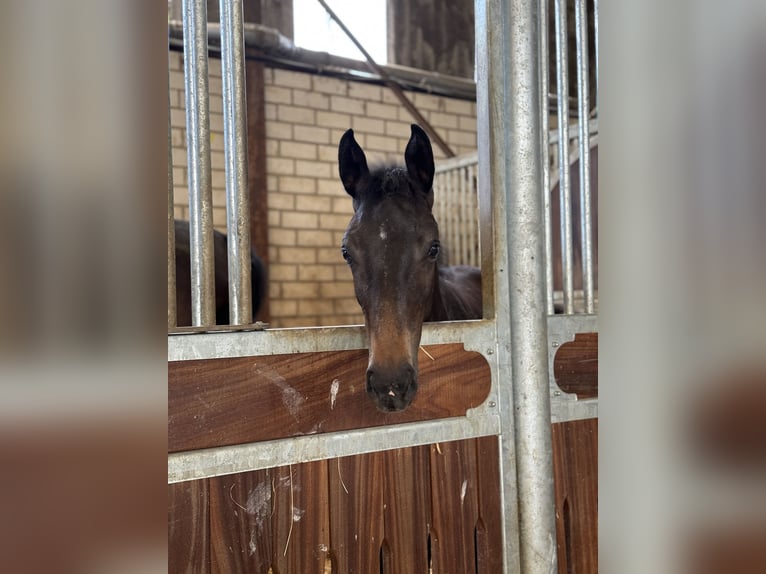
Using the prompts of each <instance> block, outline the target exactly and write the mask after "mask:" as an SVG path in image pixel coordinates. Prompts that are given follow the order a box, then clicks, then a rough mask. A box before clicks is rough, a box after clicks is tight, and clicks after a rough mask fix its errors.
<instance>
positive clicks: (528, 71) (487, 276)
mask: <svg viewBox="0 0 766 574" xmlns="http://www.w3.org/2000/svg"><path fill="white" fill-rule="evenodd" d="M224 4H225V0H222V13H223V11H224V10H223V8H224ZM558 4H559V3H558V2H557V6H558ZM235 10H236V9H235ZM541 10H544V8H542V6H541V4H540V3H539V2H538V0H510V1H503V0H483V1H479V2H477V3H476V12H475V13H476V37H477V67H478V78H479V81H478V89H477V116H478V125H479V137H478V150H479V151H478V156H479V165H478V181H479V193H478V195H479V212H480V229H479V231H480V234H481V241H480V244H481V260H482V268H483V277H484V281H483V286H484V307H485V309H484V315H485V317H486V318H485V319H483V320H479V321H463V322H455V323H439V324H426V325H425V326H424V329H423V338H422V343H423V344H424V345H430V344H440V343H452V342H462V343H463V344H464V345H465V347H466V349H468V350H474V351H478V352H480V353H482V355H483V356H484V357H485V359H486V360H487V362H488V363H489V366H490V373H491V378H492V385H491V391H490V394H489V397H488V399H487V400H486V401H485V403H484V404H483V405H480V406H479V407H477V408H475V409H472V410H470V411H469V412H468V413H467V414H466V416H465V417H456V418H450V419H442V420H436V421H426V422H419V423H408V424H401V425H391V426H387V427H381V428H373V429H362V430H354V431H345V432H336V433H327V434H321V435H312V436H304V437H296V438H291V439H283V440H276V441H267V442H260V443H251V444H244V445H237V446H232V447H221V448H213V449H205V450H198V451H191V452H184V453H176V454H171V455H169V456H168V482H178V481H184V480H192V479H199V478H204V477H210V476H220V475H223V474H231V473H238V472H245V471H248V470H255V469H261V468H268V467H273V466H279V465H287V464H293V463H300V462H305V461H310V460H320V459H326V458H332V457H336V456H349V455H354V454H361V453H366V452H373V451H378V450H385V449H387V448H391V444H396V445H397V447H401V446H417V445H423V444H429V443H433V442H440V441H446V440H458V439H466V438H473V437H480V436H488V435H497V436H498V437H499V445H500V467H501V499H502V504H503V524H502V535H503V540H504V572H525V573H527V572H550V571H555V569H556V544H555V525H554V516H553V509H554V505H553V485H552V481H553V470H552V453H551V437H550V423H551V421H552V420H554V421H555V420H568V419H570V418H582V417H584V416H593V415H595V414H597V408H596V405H597V402H596V401H577V399H576V397H571V396H568V395H566V394H565V393H561V392H560V389H558V388H557V387H556V385H555V382H554V381H553V380H552V378H551V376H550V373H551V372H552V362H551V361H552V357H553V353H552V352H551V350H552V349H553V348H555V347H556V346H558V345H560V344H561V343H563V342H564V341H565V340H568V339H567V338H572V337H573V335H574V333H576V332H580V331H590V330H597V324H596V317H595V316H593V315H579V316H564V317H556V316H550V317H549V310H550V306H551V303H550V300H546V292H547V291H548V289H546V285H548V284H549V272H548V271H547V270H546V268H545V264H544V261H546V259H549V258H546V257H545V256H544V255H545V253H548V252H549V249H548V247H547V246H546V245H545V239H544V235H545V229H546V228H547V227H548V226H549V223H547V222H546V221H545V219H544V215H543V213H544V209H543V208H544V205H545V197H546V195H547V194H546V193H545V191H547V186H546V185H545V179H544V178H545V173H546V170H545V169H543V161H544V158H545V152H544V151H543V150H544V149H545V148H546V145H544V144H543V141H544V139H545V138H544V137H543V135H544V134H546V132H547V130H544V129H543V128H544V125H545V122H544V121H542V120H541V117H543V116H544V115H547V110H546V109H545V107H544V102H545V100H546V97H545V91H544V90H545V88H544V86H545V82H544V81H542V80H541V78H540V76H539V75H538V74H540V73H541V72H540V69H541V67H540V61H539V52H538V49H542V48H541V47H540V46H538V38H539V35H540V33H541V30H544V29H545V26H544V24H543V23H542V22H540V21H539V20H538V18H539V17H540V14H541V12H540V11H541ZM200 12H202V13H203V16H202V17H201V16H200ZM542 14H543V15H544V12H542ZM559 16H560V15H559ZM564 18H565V17H564ZM187 20H188V23H187ZM184 22H185V24H184V27H185V31H186V38H188V43H189V44H196V50H197V53H196V55H195V54H194V50H193V49H192V48H190V49H189V55H187V65H186V73H187V80H186V81H187V114H189V116H190V118H191V119H187V121H188V122H189V126H190V127H192V128H194V129H190V130H189V139H190V146H189V149H190V151H189V168H190V184H193V185H194V186H196V187H197V188H198V189H197V191H196V192H195V193H194V195H195V198H194V200H193V201H195V202H197V207H201V208H202V209H201V213H200V214H199V215H198V216H197V217H196V221H197V223H196V224H193V231H194V237H193V240H192V243H193V244H194V243H197V244H199V245H198V247H197V253H199V252H201V251H203V250H204V246H203V244H204V243H205V241H206V239H205V235H206V231H205V230H206V226H207V222H206V219H205V217H206V216H205V215H204V211H205V207H204V204H205V201H204V193H205V191H204V180H205V178H206V177H209V148H208V149H207V152H205V145H204V144H205V143H207V145H208V146H209V136H207V137H204V136H205V131H204V129H205V127H204V124H205V123H206V122H207V118H206V114H207V99H206V98H207V96H206V82H207V61H206V49H205V48H204V47H203V45H201V44H200V43H199V41H200V35H199V30H200V29H202V30H204V25H202V23H203V22H204V2H199V1H198V2H196V3H194V4H188V5H187V3H185V4H184ZM557 23H559V24H560V20H559V18H557ZM564 23H565V21H564ZM565 29H566V27H565V26H564V30H565ZM222 36H223V32H222ZM222 43H223V40H222ZM543 43H544V42H543ZM200 49H201V50H202V52H204V53H205V58H204V62H203V58H202V57H201V56H200V54H199V52H200ZM233 52H237V49H236V48H235V49H234V50H233ZM559 52H560V51H559ZM560 56H561V54H558V57H557V61H560ZM564 57H565V56H564ZM564 63H565V62H564ZM543 70H544V68H543ZM189 74H191V75H192V76H193V77H192V78H189V77H188V75H189ZM200 74H202V75H204V82H203V81H202V79H201V78H200V77H199V75H200ZM562 83H563V82H561V77H559V86H560V89H561V86H562ZM563 84H564V91H566V87H565V86H566V84H565V83H563ZM200 90H202V91H204V92H205V93H204V94H200V93H199V91H200ZM541 90H542V93H541ZM195 91H196V92H197V96H194V92H195ZM190 93H191V96H190ZM560 95H561V94H560ZM190 97H191V99H192V101H190ZM559 99H560V101H562V100H563V102H565V103H566V102H567V101H568V97H564V98H561V97H560V98H559ZM235 107H236V105H235V106H234V107H233V108H232V109H233V110H234V108H235ZM190 108H191V111H189V110H190ZM544 110H545V114H543V111H544ZM237 113H238V112H236V111H235V112H234V115H236V114H237ZM564 115H566V114H564ZM191 116H193V117H191ZM562 125H563V133H562V137H561V141H568V133H567V130H568V126H567V122H566V121H563V122H560V126H559V127H560V129H562ZM232 129H234V130H235V131H236V130H241V129H242V128H241V126H237V125H233V128H232ZM236 137H237V136H235V139H236ZM195 139H196V140H197V141H196V143H194V141H193V140H195ZM200 139H204V140H206V142H202V141H199V140H200ZM585 140H586V145H587V137H586V138H585ZM192 145H193V146H194V147H193V149H194V150H196V151H194V152H192V151H191V150H192ZM560 148H564V149H566V152H564V153H565V154H566V153H568V146H567V145H564V146H560ZM194 154H197V155H194ZM206 155H207V162H208V165H207V167H206V166H205V165H198V164H204V163H205V156H206ZM235 155H237V154H236V153H235ZM237 161H241V159H235V160H234V162H235V163H236V162H237ZM562 165H564V166H567V165H568V162H567V161H564V162H562ZM206 169H207V175H206V174H205V170H206ZM234 171H235V172H236V171H237V168H236V167H235V170H234ZM566 171H567V170H564V172H566ZM192 172H193V173H194V175H193V174H192ZM564 172H562V173H564ZM239 173H241V172H239ZM171 177H172V172H171V167H170V166H169V200H170V199H171V198H172V185H171ZM194 182H196V183H194ZM233 187H238V186H237V185H236V184H235V183H234V184H233ZM227 188H228V184H227ZM191 195H192V192H191V190H190V196H191ZM170 213H171V212H170V211H169V225H170ZM570 221H571V220H570ZM570 226H571V223H570ZM168 237H169V241H170V229H169V236H168ZM169 245H170V244H169ZM203 259H204V258H200V257H196V258H194V259H193V261H192V267H193V268H194V267H195V266H197V267H198V268H204V267H205V266H206V265H207V264H206V263H205V262H204V261H203ZM208 263H209V262H208ZM208 268H209V269H211V270H212V266H208ZM169 275H170V268H169ZM203 290H204V289H202V288H200V289H199V291H200V294H201V293H202V291H203ZM198 295H199V294H198ZM202 298H204V297H202ZM209 299H211V300H212V298H209ZM570 299H571V293H570ZM198 306H199V305H198ZM203 315H204V312H203V311H202V310H200V309H197V318H196V319H195V324H206V323H204V322H205V320H206V319H205V317H204V316H203ZM169 321H170V319H169ZM365 344H366V337H365V334H364V330H363V327H361V326H351V327H333V328H328V327H322V328H307V329H274V330H266V331H242V330H241V331H236V330H235V331H233V332H229V333H194V334H172V335H169V337H168V360H169V361H179V360H190V359H204V358H221V357H237V356H259V355H270V354H284V353H303V352H320V351H333V350H344V349H359V348H364V346H365ZM552 415H553V419H552Z"/></svg>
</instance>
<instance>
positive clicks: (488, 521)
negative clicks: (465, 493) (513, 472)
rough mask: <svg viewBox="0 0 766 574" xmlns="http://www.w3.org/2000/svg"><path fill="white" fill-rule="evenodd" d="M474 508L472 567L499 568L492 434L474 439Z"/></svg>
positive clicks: (499, 514)
mask: <svg viewBox="0 0 766 574" xmlns="http://www.w3.org/2000/svg"><path fill="white" fill-rule="evenodd" d="M476 468H477V473H478V480H479V488H478V511H479V520H478V522H477V525H476V571H477V572H478V573H480V574H490V573H492V572H502V570H503V533H502V522H503V507H502V499H501V498H500V445H499V441H498V438H497V437H496V436H488V437H482V438H478V439H476Z"/></svg>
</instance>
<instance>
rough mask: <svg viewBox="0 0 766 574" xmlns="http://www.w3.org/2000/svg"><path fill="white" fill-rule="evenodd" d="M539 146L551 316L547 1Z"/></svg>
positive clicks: (542, 29) (545, 6) (545, 4)
mask: <svg viewBox="0 0 766 574" xmlns="http://www.w3.org/2000/svg"><path fill="white" fill-rule="evenodd" d="M539 24H540V146H541V148H542V164H543V190H542V191H543V225H544V229H545V305H546V310H547V312H548V315H553V313H554V312H555V309H554V306H553V232H552V228H551V226H552V223H551V186H550V183H551V177H550V154H549V148H550V142H549V137H548V130H549V127H548V124H549V123H550V122H549V118H548V116H549V109H548V92H549V91H550V85H549V84H550V82H549V81H548V74H549V70H550V66H549V54H548V1H547V0H546V1H545V2H540V22H539Z"/></svg>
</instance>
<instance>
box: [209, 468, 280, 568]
mask: <svg viewBox="0 0 766 574" xmlns="http://www.w3.org/2000/svg"><path fill="white" fill-rule="evenodd" d="M273 473H274V471H273V470H262V471H254V472H246V473H242V474H235V475H229V476H221V477H217V478H213V479H210V531H211V533H210V538H211V542H210V545H211V571H212V572H220V573H227V572H231V573H237V572H252V573H254V574H266V573H267V572H268V571H269V568H270V567H271V562H272V538H273V536H272V534H273V533H272V528H271V516H272V513H273V504H272V496H273V494H272V483H273V479H272V476H273Z"/></svg>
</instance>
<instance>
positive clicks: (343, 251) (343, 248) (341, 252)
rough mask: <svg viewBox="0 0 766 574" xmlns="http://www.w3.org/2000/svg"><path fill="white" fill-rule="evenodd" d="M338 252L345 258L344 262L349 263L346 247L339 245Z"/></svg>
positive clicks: (349, 256)
mask: <svg viewBox="0 0 766 574" xmlns="http://www.w3.org/2000/svg"><path fill="white" fill-rule="evenodd" d="M340 254H341V255H342V256H343V259H345V260H346V263H348V264H349V265H351V261H352V259H351V254H350V253H349V252H348V249H346V248H345V247H341V248H340Z"/></svg>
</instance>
